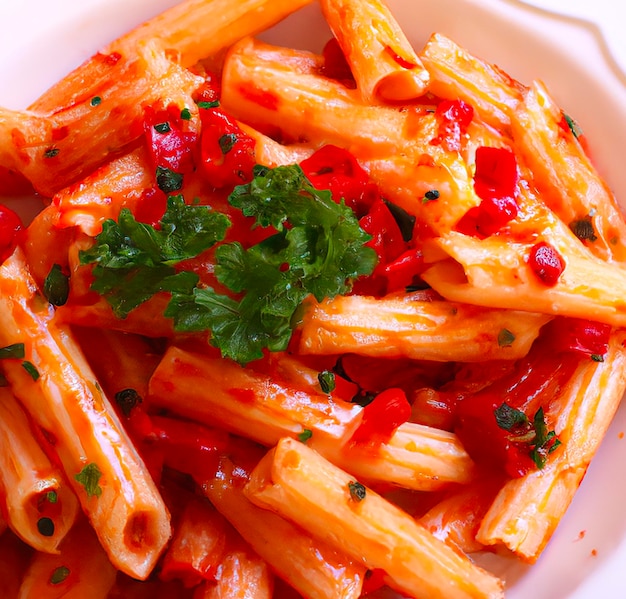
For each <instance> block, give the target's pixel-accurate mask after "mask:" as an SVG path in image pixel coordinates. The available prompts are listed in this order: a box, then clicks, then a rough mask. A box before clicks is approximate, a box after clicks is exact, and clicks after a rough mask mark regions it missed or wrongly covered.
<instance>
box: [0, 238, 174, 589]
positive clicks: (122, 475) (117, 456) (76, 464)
mask: <svg viewBox="0 0 626 599" xmlns="http://www.w3.org/2000/svg"><path fill="white" fill-rule="evenodd" d="M0 343H1V344H2V345H3V346H13V345H14V344H17V347H21V345H20V344H23V351H24V359H23V360H22V359H14V360H6V361H5V364H4V368H5V371H6V375H7V378H8V379H9V382H10V383H11V385H12V388H13V391H14V393H15V395H16V396H17V397H18V398H19V399H20V401H22V403H23V404H24V406H25V408H26V409H27V411H28V413H29V414H30V416H31V418H32V419H33V421H34V422H35V424H36V425H37V426H38V427H40V428H41V429H42V431H43V435H44V437H45V438H46V440H47V442H48V445H49V449H50V451H53V452H54V453H55V454H56V455H57V456H58V458H59V461H60V463H61V465H62V467H63V470H64V472H65V475H66V477H67V479H68V481H69V482H70V483H71V484H72V487H73V489H74V491H75V493H76V494H77V496H78V498H79V500H80V502H81V505H82V507H83V510H84V511H85V513H86V514H87V515H88V517H89V520H90V521H91V523H92V525H93V527H94V528H95V530H96V532H97V533H98V536H99V538H100V541H101V542H102V544H103V546H104V548H105V550H106V551H107V554H108V555H109V557H110V559H111V561H112V562H113V564H115V566H116V567H118V568H119V569H120V570H122V571H124V572H126V573H129V574H130V575H131V576H134V577H136V578H145V577H147V576H148V574H149V573H150V572H151V570H152V568H153V567H154V565H155V563H156V560H157V559H158V557H159V555H160V554H161V552H162V550H163V548H164V546H165V544H166V543H167V541H168V540H169V536H170V523H169V515H168V513H167V510H166V508H165V505H164V504H163V501H162V499H161V497H160V495H159V493H158V491H157V489H156V488H155V485H154V483H153V481H152V479H151V478H150V475H149V473H148V471H147V469H146V467H145V465H144V463H143V462H142V460H141V458H140V457H139V455H138V454H137V452H136V450H135V448H134V447H133V445H132V443H131V442H130V440H129V438H128V436H127V434H126V433H125V432H124V429H123V428H122V426H121V424H120V422H119V420H118V418H117V416H116V415H115V411H114V410H113V408H112V406H111V405H110V403H109V402H108V399H107V398H106V397H105V396H104V394H103V392H102V390H101V388H100V386H99V385H98V383H97V381H96V378H95V375H94V374H93V372H92V371H91V369H90V368H89V366H88V365H87V363H86V361H85V358H84V357H83V355H82V353H81V352H80V350H79V348H78V346H77V344H76V342H75V340H74V338H73V337H72V335H71V332H70V331H69V330H68V329H67V328H66V327H63V326H62V325H58V324H57V322H56V319H55V315H54V310H53V308H52V306H50V305H48V304H47V303H46V302H45V301H44V300H43V299H42V298H41V297H40V296H39V295H38V293H37V289H36V287H35V285H34V282H33V280H32V278H31V277H30V275H29V273H28V267H27V266H26V264H25V263H24V259H23V256H22V254H21V252H20V251H19V250H16V252H15V253H14V254H13V255H12V256H11V257H10V258H9V259H8V260H7V261H5V262H4V264H3V265H2V266H1V267H0Z"/></svg>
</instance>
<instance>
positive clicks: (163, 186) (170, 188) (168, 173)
mask: <svg viewBox="0 0 626 599" xmlns="http://www.w3.org/2000/svg"><path fill="white" fill-rule="evenodd" d="M183 178H184V177H183V176H182V175H181V174H180V173H177V172H175V171H173V170H172V169H169V168H165V167H163V166H157V169H156V182H157V185H158V187H159V189H160V190H161V191H162V192H163V193H173V192H175V191H178V190H179V189H180V188H181V187H182V186H183Z"/></svg>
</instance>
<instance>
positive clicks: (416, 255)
mask: <svg viewBox="0 0 626 599" xmlns="http://www.w3.org/2000/svg"><path fill="white" fill-rule="evenodd" d="M424 266H425V265H424V254H423V253H422V250H421V249H418V248H411V249H409V250H407V251H406V252H403V253H402V254H400V255H399V256H398V257H397V258H396V259H395V260H393V261H392V262H389V263H387V264H385V267H384V271H383V272H384V276H385V278H386V279H387V293H391V292H393V291H399V290H402V289H406V288H407V287H409V286H410V285H412V284H413V282H414V280H415V277H417V276H419V275H420V274H422V272H423V271H424Z"/></svg>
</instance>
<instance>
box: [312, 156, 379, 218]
mask: <svg viewBox="0 0 626 599" xmlns="http://www.w3.org/2000/svg"><path fill="white" fill-rule="evenodd" d="M300 167H301V168H302V170H303V171H304V174H305V175H306V177H307V179H308V180H309V181H310V182H311V184H312V185H313V187H315V188H316V189H328V190H329V191H330V192H331V194H332V196H333V200H335V202H340V201H341V200H344V202H345V203H346V205H347V206H349V207H350V208H352V210H354V212H355V214H356V215H357V217H361V216H363V215H364V214H365V213H366V212H367V210H369V209H370V207H371V206H372V204H373V203H374V201H375V200H377V199H378V197H379V194H378V188H377V187H376V185H374V184H373V183H371V182H370V180H369V175H368V173H367V171H366V170H365V169H364V168H363V167H362V166H361V165H360V164H359V162H358V161H357V159H356V158H355V157H354V156H353V155H352V154H351V153H350V152H348V150H344V149H343V148H340V147H338V146H335V145H332V144H327V145H325V146H322V147H321V148H320V149H319V150H317V151H316V152H314V153H313V154H312V155H311V156H309V157H308V158H305V159H304V160H303V161H302V162H300Z"/></svg>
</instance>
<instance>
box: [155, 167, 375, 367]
mask: <svg viewBox="0 0 626 599" xmlns="http://www.w3.org/2000/svg"><path fill="white" fill-rule="evenodd" d="M229 201H230V203H231V204H232V205H233V206H235V207H237V208H240V209H241V211H242V212H243V214H244V215H246V216H249V217H253V218H255V222H256V225H257V226H262V227H269V226H272V227H274V228H275V229H276V231H277V232H276V233H275V234H274V235H271V236H270V237H268V238H267V239H265V240H264V241H262V242H260V243H258V244H256V245H254V246H252V247H250V248H247V249H245V248H244V247H243V246H242V245H241V244H240V243H238V242H233V243H225V244H223V245H221V246H219V247H218V248H217V249H216V251H215V258H216V266H215V274H216V276H217V279H218V281H219V282H220V283H221V284H222V285H224V286H226V287H227V288H228V289H230V290H231V291H232V292H234V293H236V294H238V295H239V297H240V299H237V300H235V299H232V298H230V297H228V296H224V295H221V294H218V293H216V292H215V291H214V290H213V289H210V288H209V289H194V290H193V292H192V293H191V294H185V293H174V296H173V298H172V302H171V303H170V305H169V306H168V309H167V311H166V313H165V314H166V316H169V317H171V318H173V319H174V326H175V328H176V329H177V330H178V331H187V332H189V331H201V330H206V329H210V330H211V342H212V343H213V344H214V345H215V346H217V347H218V348H220V349H221V351H222V354H223V355H224V356H228V357H230V358H232V359H233V360H236V361H237V362H240V363H243V364H245V363H247V362H250V361H252V360H255V359H258V358H260V357H262V355H263V349H265V348H267V349H269V350H271V351H281V350H284V349H286V347H287V345H288V343H289V340H290V338H291V333H292V330H293V321H294V319H295V318H296V315H297V313H298V308H299V307H300V305H301V304H302V302H303V301H304V299H305V298H306V297H307V296H309V295H313V296H314V297H315V298H316V299H317V300H318V301H322V300H323V299H324V298H327V297H329V298H332V297H334V296H336V295H339V294H343V293H347V292H348V291H350V289H351V287H352V283H353V281H354V279H356V278H357V277H359V276H361V275H368V274H370V273H371V272H372V270H373V269H374V266H375V265H376V254H375V252H374V250H373V249H372V248H370V247H367V246H365V244H366V243H367V241H369V239H370V236H369V235H368V234H367V233H365V232H364V231H363V230H362V229H361V227H360V226H359V222H358V220H357V218H356V216H355V215H354V213H353V212H352V210H351V209H350V208H348V207H347V206H345V205H344V204H343V203H342V204H337V203H336V202H334V201H333V200H332V198H331V194H330V192H329V191H320V190H317V189H315V188H314V187H313V186H312V185H311V183H310V182H309V181H308V179H307V178H306V176H305V175H304V173H303V171H302V169H301V168H300V167H299V166H298V165H291V166H280V167H277V168H274V169H268V168H265V167H256V168H255V176H254V178H253V180H252V182H250V183H248V184H246V185H240V186H238V187H236V188H235V189H234V191H233V192H232V194H231V195H230V197H229Z"/></svg>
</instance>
